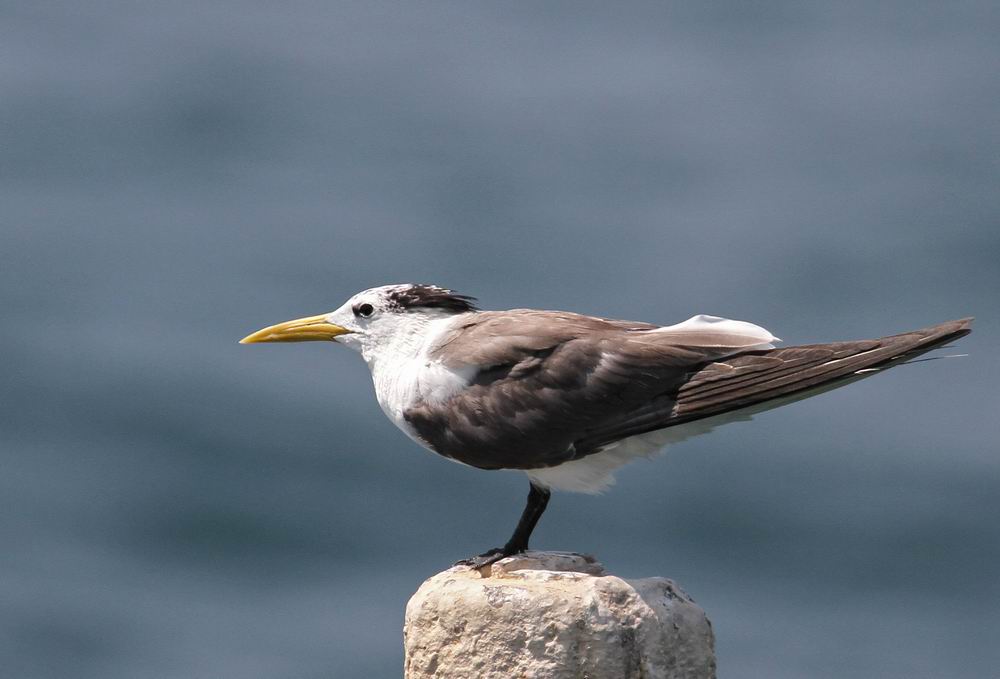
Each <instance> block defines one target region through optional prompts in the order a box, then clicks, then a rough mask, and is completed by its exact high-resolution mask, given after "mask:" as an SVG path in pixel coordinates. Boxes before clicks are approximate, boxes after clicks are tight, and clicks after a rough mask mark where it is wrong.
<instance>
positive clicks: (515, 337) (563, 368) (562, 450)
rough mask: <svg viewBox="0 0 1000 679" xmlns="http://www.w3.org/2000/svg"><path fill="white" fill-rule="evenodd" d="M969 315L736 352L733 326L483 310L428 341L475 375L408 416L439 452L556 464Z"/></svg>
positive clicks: (482, 460)
mask: <svg viewBox="0 0 1000 679" xmlns="http://www.w3.org/2000/svg"><path fill="white" fill-rule="evenodd" d="M970 323H971V319H962V320H957V321H949V322H946V323H941V324H939V325H935V326H931V327H928V328H924V329H922V330H915V331H912V332H908V333H903V334H899V335H892V336H888V337H883V338H880V339H872V340H860V341H853V342H833V343H827V344H813V345H803V346H797V347H788V348H782V349H766V350H750V351H743V352H741V351H740V349H739V347H734V346H733V341H734V340H733V336H732V333H727V334H726V336H725V340H726V342H727V343H726V344H722V343H721V341H722V338H721V337H720V338H713V337H712V331H711V329H710V328H708V329H705V330H702V331H692V332H691V333H689V334H687V335H685V334H683V333H681V334H680V335H678V334H677V333H664V332H658V328H657V326H654V325H651V324H648V323H637V322H630V321H614V320H607V319H600V318H593V317H589V316H581V315H578V314H571V313H566V312H546V311H532V310H515V311H509V312H480V313H474V314H470V315H468V316H467V320H465V321H463V323H462V324H461V325H459V326H458V327H457V328H456V329H454V330H453V331H452V332H451V333H449V334H448V335H447V336H445V337H443V338H442V339H441V340H440V341H439V343H438V345H437V346H436V347H434V349H432V351H431V357H432V358H435V359H437V360H441V361H443V362H445V364H446V365H448V366H449V367H450V368H452V369H461V368H463V367H464V366H476V367H477V372H476V373H475V375H474V376H473V377H472V379H471V383H470V385H469V386H468V387H467V388H465V389H463V390H461V391H459V392H458V393H455V394H453V395H451V396H450V397H448V398H447V399H444V400H442V401H439V402H418V403H415V404H413V405H412V406H411V407H409V408H408V409H407V410H406V411H405V412H404V417H405V419H406V421H407V422H408V423H409V424H410V425H411V426H412V427H413V428H414V429H415V431H416V432H417V434H418V435H419V436H420V437H421V438H422V439H423V440H424V441H426V442H427V443H428V444H429V445H430V446H431V447H432V448H433V449H434V450H435V451H437V452H438V453H440V454H441V455H444V456H446V457H450V458H453V459H456V460H459V461H461V462H464V463H466V464H469V465H473V466H476V467H480V468H483V469H500V468H505V469H538V468H544V467H551V466H555V465H559V464H562V463H564V462H568V461H571V460H576V459H580V458H583V457H586V456H588V455H592V454H594V453H597V452H600V451H601V450H602V449H603V447H605V446H607V445H609V444H612V443H614V442H616V441H619V440H621V439H624V438H627V437H630V436H637V435H641V434H645V433H648V432H652V431H656V430H660V429H665V428H668V427H672V426H676V425H679V424H683V423H687V422H691V421H694V420H698V419H703V418H707V417H712V416H715V415H719V414H722V413H727V412H731V411H736V410H741V409H744V408H750V407H753V406H757V405H760V404H763V403H766V402H769V401H778V400H780V399H785V398H789V397H792V396H794V395H796V394H800V393H805V392H808V391H809V390H812V389H816V388H820V387H828V388H829V387H832V386H835V385H836V384H837V383H838V382H841V381H848V380H852V379H857V378H858V371H859V370H867V369H873V368H882V367H887V366H889V365H893V364H895V363H898V362H900V361H905V360H908V359H910V358H913V357H915V356H917V355H919V354H922V353H924V352H926V351H929V350H931V349H933V348H934V347H936V346H940V345H942V344H945V343H947V342H949V341H951V340H953V339H956V338H958V337H961V336H963V335H965V334H967V333H968V332H969V331H970ZM717 340H718V341H717ZM737 341H738V340H737ZM746 341H747V343H748V345H753V344H754V340H753V338H748V339H747V340H746Z"/></svg>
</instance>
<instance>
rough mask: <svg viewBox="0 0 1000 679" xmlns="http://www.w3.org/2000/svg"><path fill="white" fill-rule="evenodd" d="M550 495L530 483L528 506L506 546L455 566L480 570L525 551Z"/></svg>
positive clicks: (544, 489) (547, 491) (545, 490)
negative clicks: (460, 565)
mask: <svg viewBox="0 0 1000 679" xmlns="http://www.w3.org/2000/svg"><path fill="white" fill-rule="evenodd" d="M551 495H552V493H550V492H549V489H548V488H542V487H541V486H536V485H535V484H533V483H532V484H531V490H530V491H529V492H528V504H527V505H525V507H524V511H523V512H521V520H520V521H518V522H517V528H515V529H514V534H513V535H511V536H510V540H508V541H507V544H505V545H504V546H503V547H496V548H494V549H491V550H489V551H488V552H483V553H482V554H480V555H479V556H473V557H471V558H468V559H462V560H461V561H459V562H458V563H457V564H455V565H456V566H457V565H459V564H462V565H466V566H472V567H473V568H482V567H484V566H488V565H490V564H491V563H494V562H497V561H499V560H500V559H502V558H504V557H507V556H511V555H513V554H520V553H521V552H525V551H527V550H528V539H529V538H530V537H531V531H533V530H535V525H536V524H537V523H538V519H540V518H542V512H544V511H545V507H546V506H547V505H548V504H549V496H551Z"/></svg>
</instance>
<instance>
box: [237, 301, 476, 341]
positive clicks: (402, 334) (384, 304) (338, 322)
mask: <svg viewBox="0 0 1000 679" xmlns="http://www.w3.org/2000/svg"><path fill="white" fill-rule="evenodd" d="M471 311H476V305H475V299H474V298H472V297H468V296H466V295H459V294H456V293H455V292H453V291H451V290H448V289H447V288H440V287H438V286H436V285H423V284H414V283H405V284H402V285H383V286H381V287H378V288H370V289H368V290H364V291H362V292H359V293H358V294H356V295H354V296H353V297H351V298H350V299H349V300H347V301H346V302H344V304H343V305H341V306H340V308H338V309H336V310H334V311H331V312H330V313H327V314H320V315H318V316H307V317H306V318H297V319H295V320H293V321H285V322H284V323H278V324H277V325H272V326H269V327H266V328H264V329H262V330H258V331H257V332H255V333H253V334H251V335H247V336H246V337H244V338H243V339H241V340H240V344H255V343H257V342H310V341H320V340H328V341H334V342H337V343H338V344H343V345H345V346H348V347H351V348H352V349H355V350H357V351H360V352H361V353H362V354H363V355H365V357H366V358H367V357H368V355H369V354H371V353H374V352H375V351H376V350H377V348H378V347H384V346H390V345H393V344H396V343H397V342H399V341H407V340H408V339H411V338H412V339H417V338H418V337H419V336H420V335H421V334H422V330H423V329H424V328H425V327H426V326H427V325H428V324H429V323H430V322H431V321H434V320H437V319H440V318H442V317H444V316H451V315H455V314H463V313H468V312H471Z"/></svg>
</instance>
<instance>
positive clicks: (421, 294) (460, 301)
mask: <svg viewBox="0 0 1000 679" xmlns="http://www.w3.org/2000/svg"><path fill="white" fill-rule="evenodd" d="M389 301H390V302H391V303H392V304H393V305H394V306H396V307H398V308H400V309H403V310H405V309H443V310H444V311H449V312H452V313H456V314H457V313H463V312H466V311H476V310H477V309H478V307H476V298H475V297H469V296H468V295H459V294H456V293H454V292H452V291H451V290H448V289H447V288H439V287H438V286H436V285H423V284H417V285H408V286H406V287H404V288H398V289H396V290H393V291H392V292H390V293H389Z"/></svg>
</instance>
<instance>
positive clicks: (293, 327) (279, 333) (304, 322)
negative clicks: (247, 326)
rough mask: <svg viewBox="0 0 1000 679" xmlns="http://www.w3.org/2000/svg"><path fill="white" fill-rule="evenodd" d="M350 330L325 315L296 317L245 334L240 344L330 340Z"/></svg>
mask: <svg viewBox="0 0 1000 679" xmlns="http://www.w3.org/2000/svg"><path fill="white" fill-rule="evenodd" d="M349 332H351V331H350V330H348V329H347V328H342V327H340V326H339V325H334V324H333V323H329V322H327V320H326V315H325V314H323V315H320V316H309V317H308V318H297V319H295V320H294V321H285V322H284V323H278V324H277V325H272V326H269V327H267V328H264V329H263V330H258V331H257V332H255V333H253V334H251V335H247V336H246V337H244V338H243V339H241V340H240V344H256V343H257V342H318V341H320V340H332V339H333V338H334V337H336V336H338V335H346V334H347V333H349Z"/></svg>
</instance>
